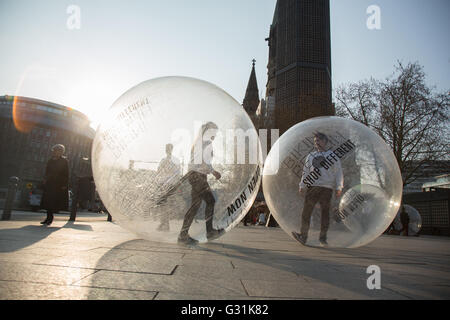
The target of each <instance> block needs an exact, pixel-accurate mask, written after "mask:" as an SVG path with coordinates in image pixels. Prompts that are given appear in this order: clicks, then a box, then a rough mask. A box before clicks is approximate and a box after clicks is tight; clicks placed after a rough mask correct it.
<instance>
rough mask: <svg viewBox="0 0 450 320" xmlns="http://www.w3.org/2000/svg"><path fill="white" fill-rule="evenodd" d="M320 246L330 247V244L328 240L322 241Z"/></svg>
mask: <svg viewBox="0 0 450 320" xmlns="http://www.w3.org/2000/svg"><path fill="white" fill-rule="evenodd" d="M319 244H320V246H321V247H328V242H327V240H326V239H320V240H319Z"/></svg>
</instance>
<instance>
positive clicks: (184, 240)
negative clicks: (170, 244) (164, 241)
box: [178, 236, 198, 246]
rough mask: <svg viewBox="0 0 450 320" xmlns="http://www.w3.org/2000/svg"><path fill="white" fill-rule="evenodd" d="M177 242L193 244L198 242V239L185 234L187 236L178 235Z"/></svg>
mask: <svg viewBox="0 0 450 320" xmlns="http://www.w3.org/2000/svg"><path fill="white" fill-rule="evenodd" d="M178 243H179V244H185V245H190V246H193V245H196V244H198V241H197V240H195V239H193V238H191V237H189V236H187V237H178Z"/></svg>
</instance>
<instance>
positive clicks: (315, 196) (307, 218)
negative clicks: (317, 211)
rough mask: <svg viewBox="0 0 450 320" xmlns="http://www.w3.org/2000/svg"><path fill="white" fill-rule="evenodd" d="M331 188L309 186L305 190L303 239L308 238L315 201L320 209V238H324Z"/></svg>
mask: <svg viewBox="0 0 450 320" xmlns="http://www.w3.org/2000/svg"><path fill="white" fill-rule="evenodd" d="M332 192H333V190H332V189H329V188H325V187H311V188H309V189H308V190H307V191H306V196H305V205H304V206H303V212H302V228H301V234H302V236H303V237H304V239H307V238H308V232H309V225H310V222H311V214H312V211H313V209H314V206H315V205H316V203H317V202H319V203H320V208H321V210H322V217H321V225H320V239H321V240H326V238H327V231H328V226H329V225H330V201H331V195H332Z"/></svg>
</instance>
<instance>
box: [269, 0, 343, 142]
mask: <svg viewBox="0 0 450 320" xmlns="http://www.w3.org/2000/svg"><path fill="white" fill-rule="evenodd" d="M266 40H267V41H268V45H269V62H268V65H267V69H268V81H267V88H266V101H273V102H272V103H274V104H275V108H274V114H273V121H272V122H273V127H274V128H277V129H279V130H280V135H281V134H283V133H284V132H285V131H286V130H287V129H289V128H290V127H291V126H293V125H295V124H297V123H298V122H301V121H304V120H307V119H309V118H312V117H317V116H325V115H334V113H335V111H334V106H333V104H332V85H331V37H330V4H329V0H278V1H277V4H276V8H275V12H274V17H273V21H272V25H271V26H270V35H269V37H268V38H267V39H266Z"/></svg>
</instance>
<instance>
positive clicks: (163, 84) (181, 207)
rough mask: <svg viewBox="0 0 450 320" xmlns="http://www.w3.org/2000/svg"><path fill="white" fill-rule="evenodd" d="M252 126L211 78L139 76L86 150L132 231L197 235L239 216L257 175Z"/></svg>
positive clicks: (114, 210) (107, 197)
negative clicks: (207, 79) (89, 149)
mask: <svg viewBox="0 0 450 320" xmlns="http://www.w3.org/2000/svg"><path fill="white" fill-rule="evenodd" d="M260 148H261V147H260V144H259V139H258V135H257V132H256V130H255V128H254V126H253V124H252V122H251V120H250V118H249V117H248V115H247V114H246V112H245V111H244V109H243V108H242V106H241V105H240V104H239V103H238V102H237V101H236V100H235V99H233V98H232V97H231V96H230V95H228V94H227V93H226V92H225V91H223V90H222V89H220V88H218V87H217V86H215V85H213V84H211V83H208V82H205V81H202V80H198V79H193V78H187V77H163V78H157V79H153V80H148V81H145V82H143V83H141V84H139V85H137V86H135V87H133V88H131V89H130V90H128V91H127V92H125V93H124V94H123V95H122V96H120V97H119V98H118V99H117V101H115V102H114V104H113V105H112V106H111V108H110V109H109V111H108V114H107V115H106V116H105V118H104V119H103V122H102V123H101V124H100V125H99V127H98V129H97V132H96V135H95V139H94V143H93V150H92V168H93V174H94V179H95V183H96V187H97V190H98V193H99V195H100V197H101V199H102V201H103V203H104V205H105V206H106V209H107V210H108V212H109V213H110V214H111V215H112V217H113V219H114V220H115V221H117V222H118V224H120V225H121V226H123V227H124V228H126V229H129V230H131V231H133V232H134V233H136V234H138V235H139V236H140V237H142V238H144V239H148V240H153V241H159V242H171V243H176V242H178V243H181V244H196V243H197V242H206V241H208V240H213V239H216V238H218V237H219V236H221V235H222V234H224V233H225V232H227V231H229V230H230V229H231V228H232V227H234V226H235V225H237V224H238V223H239V221H240V220H241V219H242V218H243V217H244V216H245V214H246V212H247V211H248V210H249V209H250V207H251V205H252V203H253V201H254V199H255V197H256V194H257V192H258V188H259V185H260V182H261V175H260V168H261V166H260V160H261V149H260Z"/></svg>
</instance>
